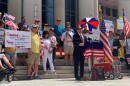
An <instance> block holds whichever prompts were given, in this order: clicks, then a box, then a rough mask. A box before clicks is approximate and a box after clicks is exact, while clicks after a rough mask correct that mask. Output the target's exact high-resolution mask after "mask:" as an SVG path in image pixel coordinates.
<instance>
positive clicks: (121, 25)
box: [117, 19, 124, 30]
mask: <svg viewBox="0 0 130 86" xmlns="http://www.w3.org/2000/svg"><path fill="white" fill-rule="evenodd" d="M123 25H124V24H123V19H117V29H120V30H121V29H123Z"/></svg>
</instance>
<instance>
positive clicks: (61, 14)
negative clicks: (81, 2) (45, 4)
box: [54, 0, 65, 26]
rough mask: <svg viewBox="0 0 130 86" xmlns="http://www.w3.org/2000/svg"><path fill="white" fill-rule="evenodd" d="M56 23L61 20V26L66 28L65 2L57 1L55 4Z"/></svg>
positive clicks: (62, 0)
mask: <svg viewBox="0 0 130 86" xmlns="http://www.w3.org/2000/svg"><path fill="white" fill-rule="evenodd" d="M54 17H55V18H54V22H56V19H57V18H60V19H61V25H63V26H65V0H55V2H54Z"/></svg>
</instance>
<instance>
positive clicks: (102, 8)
mask: <svg viewBox="0 0 130 86" xmlns="http://www.w3.org/2000/svg"><path fill="white" fill-rule="evenodd" d="M101 10H102V13H103V14H104V7H103V6H101Z"/></svg>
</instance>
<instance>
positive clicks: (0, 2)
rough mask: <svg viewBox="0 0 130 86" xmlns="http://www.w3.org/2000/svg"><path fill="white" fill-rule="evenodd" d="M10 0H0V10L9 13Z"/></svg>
mask: <svg viewBox="0 0 130 86" xmlns="http://www.w3.org/2000/svg"><path fill="white" fill-rule="evenodd" d="M7 4H8V0H0V12H2V13H7Z"/></svg>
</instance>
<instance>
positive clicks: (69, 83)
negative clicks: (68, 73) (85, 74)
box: [0, 77, 130, 86]
mask: <svg viewBox="0 0 130 86" xmlns="http://www.w3.org/2000/svg"><path fill="white" fill-rule="evenodd" d="M0 86H130V77H124V78H123V79H122V80H118V79H117V80H105V81H75V80H74V78H65V79H41V80H28V81H27V80H25V81H12V82H11V83H8V82H6V81H2V82H0Z"/></svg>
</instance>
